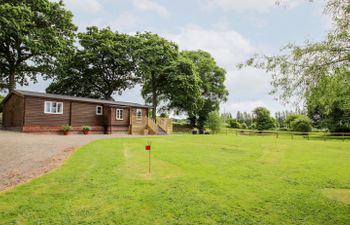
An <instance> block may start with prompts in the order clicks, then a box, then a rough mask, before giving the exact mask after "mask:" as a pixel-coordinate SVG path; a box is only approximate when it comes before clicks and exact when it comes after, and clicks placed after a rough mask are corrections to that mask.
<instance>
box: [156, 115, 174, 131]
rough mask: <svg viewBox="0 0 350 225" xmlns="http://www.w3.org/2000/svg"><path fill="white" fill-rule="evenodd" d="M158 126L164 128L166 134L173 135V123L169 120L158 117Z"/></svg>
mask: <svg viewBox="0 0 350 225" xmlns="http://www.w3.org/2000/svg"><path fill="white" fill-rule="evenodd" d="M156 122H157V125H158V126H159V127H160V128H162V129H163V130H164V131H165V133H166V134H171V133H172V132H173V123H172V121H171V119H169V118H161V117H157V121H156Z"/></svg>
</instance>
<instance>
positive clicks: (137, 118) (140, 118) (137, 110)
mask: <svg viewBox="0 0 350 225" xmlns="http://www.w3.org/2000/svg"><path fill="white" fill-rule="evenodd" d="M139 112H140V116H139ZM136 120H138V121H140V120H142V109H136Z"/></svg>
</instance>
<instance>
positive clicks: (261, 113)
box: [253, 107, 275, 130]
mask: <svg viewBox="0 0 350 225" xmlns="http://www.w3.org/2000/svg"><path fill="white" fill-rule="evenodd" d="M253 114H254V115H255V122H256V129H258V130H269V129H271V128H274V127H275V121H274V119H273V118H272V117H271V116H270V111H269V110H268V109H266V108H264V107H257V108H255V109H254V110H253Z"/></svg>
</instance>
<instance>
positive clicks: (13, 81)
mask: <svg viewBox="0 0 350 225" xmlns="http://www.w3.org/2000/svg"><path fill="white" fill-rule="evenodd" d="M9 76H10V77H9V84H8V91H9V93H10V92H12V91H13V90H15V89H16V79H15V76H16V75H15V71H14V70H13V71H11V72H10V75H9Z"/></svg>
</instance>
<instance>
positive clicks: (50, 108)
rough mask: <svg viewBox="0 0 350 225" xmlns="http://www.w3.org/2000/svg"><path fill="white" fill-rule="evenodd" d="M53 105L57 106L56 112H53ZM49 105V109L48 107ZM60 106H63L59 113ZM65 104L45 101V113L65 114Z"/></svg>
mask: <svg viewBox="0 0 350 225" xmlns="http://www.w3.org/2000/svg"><path fill="white" fill-rule="evenodd" d="M53 104H56V108H55V110H53V109H54V108H53ZM47 105H49V107H46V106H47ZM58 105H61V107H60V109H61V110H60V111H57V109H58ZM63 111H64V110H63V102H55V101H45V102H44V113H45V114H63Z"/></svg>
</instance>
